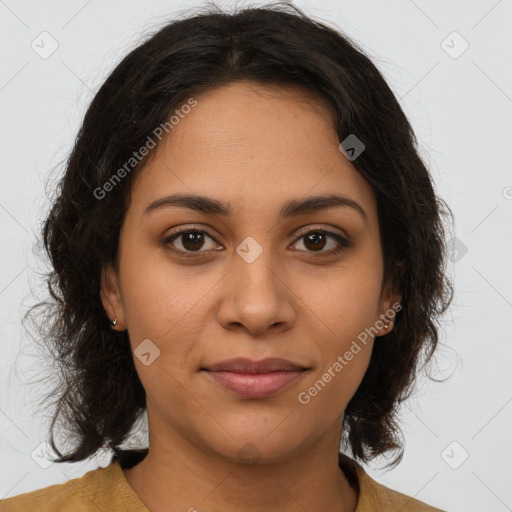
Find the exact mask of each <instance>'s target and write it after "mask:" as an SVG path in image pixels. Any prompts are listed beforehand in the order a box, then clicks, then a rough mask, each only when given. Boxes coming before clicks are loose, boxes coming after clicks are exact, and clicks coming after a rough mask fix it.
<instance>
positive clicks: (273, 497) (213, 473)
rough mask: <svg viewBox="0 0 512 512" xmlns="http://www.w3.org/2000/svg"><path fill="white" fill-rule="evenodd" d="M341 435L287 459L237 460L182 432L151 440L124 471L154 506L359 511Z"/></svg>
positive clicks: (213, 511)
mask: <svg viewBox="0 0 512 512" xmlns="http://www.w3.org/2000/svg"><path fill="white" fill-rule="evenodd" d="M336 437H337V444H333V443H332V442H327V441H326V440H325V439H321V440H320V441H319V443H317V444H316V445H315V446H312V447H311V448H310V449H307V450H301V451H297V453H295V454H294V455H291V456H289V457H287V458H286V460H279V461H274V462H267V463H265V462H261V461H260V462H259V463H255V464H243V463H240V462H238V461H237V462H233V461H231V460H228V459H226V458H223V457H221V456H219V455H218V454H215V453H211V452H206V451H205V450H201V449H200V448H198V447H197V446H196V445H195V444H192V443H189V442H187V441H184V440H183V439H182V438H181V439H180V442H179V443H178V442H173V443H165V445H160V444H159V443H155V442H151V449H150V450H149V451H148V454H147V455H146V457H145V458H144V459H143V460H142V461H141V462H139V463H138V464H136V465H135V466H133V467H132V468H129V469H124V470H123V472H124V475H125V477H126V479H127V481H128V483H129V484H130V485H131V486H132V488H133V489H134V490H135V492H136V493H137V494H138V496H139V497H140V499H141V501H142V502H143V503H144V504H145V506H146V507H147V508H148V509H149V510H151V512H160V511H162V512H163V511H165V512H173V511H178V510H180V511H182V510H187V511H190V512H194V511H198V512H201V510H208V511H209V512H221V511H222V512H231V511H235V510H236V511H237V512H238V511H239V510H241V509H242V510H245V511H247V512H263V511H265V512H267V511H268V510H280V511H283V512H298V511H300V512H303V511H304V510H308V511H309V512H316V511H325V510H326V507H330V508H329V510H336V511H337V512H354V511H355V509H356V503H357V499H358V496H357V491H356V489H355V488H354V487H351V486H350V484H349V482H348V479H347V477H346V476H345V474H344V473H343V471H342V470H341V469H340V467H339V465H338V451H337V446H339V437H338V436H336ZM159 439H161V437H159ZM174 441H177V440H174ZM169 446H172V447H173V448H172V449H169ZM178 446H179V449H177V448H176V447H178Z"/></svg>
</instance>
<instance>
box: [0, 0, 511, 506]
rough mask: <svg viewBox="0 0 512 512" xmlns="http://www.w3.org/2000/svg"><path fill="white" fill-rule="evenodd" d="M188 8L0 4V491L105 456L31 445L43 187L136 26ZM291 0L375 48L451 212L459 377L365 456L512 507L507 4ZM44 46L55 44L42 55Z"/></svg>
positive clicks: (61, 477)
mask: <svg viewBox="0 0 512 512" xmlns="http://www.w3.org/2000/svg"><path fill="white" fill-rule="evenodd" d="M260 3H265V2H260ZM217 4H218V5H221V6H226V5H228V6H229V5H233V3H232V2H217ZM247 4H248V2H244V3H242V2H239V3H238V5H247ZM193 5H203V4H202V3H199V2H187V3H186V4H185V3H184V2H181V3H178V2H174V1H170V0H169V1H144V2H142V1H112V0H111V1H103V2H100V1H97V0H90V1H85V0H80V1H77V0H73V1H70V0H67V1H63V0H60V1H56V0H55V1H47V2H37V1H31V2H29V1H20V0H18V1H15V0H5V1H3V0H0V41H1V47H2V67H1V71H0V109H1V110H0V112H1V119H2V123H1V130H2V132H1V137H0V140H1V144H2V146H1V160H2V161H1V187H0V248H1V253H0V358H1V361H0V453H1V456H0V498H2V497H8V496H13V495H17V494H20V493H22V492H27V491H31V490H33V489H37V488H41V487H45V486H47V485H51V484H54V483H62V482H65V481H67V480H69V479H70V478H77V477H79V476H81V475H83V474H84V473H85V472H86V471H89V470H90V469H94V468H95V467H97V465H98V464H101V465H105V464H106V463H107V462H108V457H107V455H106V454H99V455H98V456H97V457H96V458H94V459H92V460H89V461H86V462H84V463H77V464H50V465H49V466H48V467H46V466H47V464H45V461H44V458H42V457H41V456H38V455H37V454H38V453H40V450H41V447H40V448H37V447H38V446H40V444H41V443H42V442H44V440H45V439H46V429H47V427H48V413H47V414H46V415H43V414H41V413H40V412H39V411H38V410H37V411H36V406H37V404H38V399H39V397H40V396H41V394H42V393H43V392H45V391H47V389H45V388H44V386H43V385H42V384H37V379H38V378H39V377H40V376H41V375H42V373H41V372H42V371H43V369H44V368H43V366H42V361H41V359H40V357H38V356H37V351H36V348H35V345H34V343H33V342H32V341H31V339H30V338H29V336H28V335H27V333H26V332H25V331H24V330H23V329H22V326H21V315H22V314H23V312H24V311H25V310H26V309H27V308H28V307H29V306H30V305H32V304H33V303H34V302H35V298H34V296H33V295H32V294H33V293H34V294H36V295H37V298H44V287H43V285H42V284H41V281H40V279H39V277H38V272H41V271H44V270H47V267H46V266H45V265H44V263H42V262H41V256H40V251H39V249H38V248H37V247H36V248H34V243H35V241H36V239H35V233H37V232H38V230H39V227H40V223H41V218H42V215H43V214H44V213H45V212H46V209H47V206H48V201H47V197H46V192H45V184H46V182H48V192H49V193H51V192H53V189H54V184H55V180H56V179H57V178H58V176H59V173H60V172H61V171H62V168H61V167H59V168H57V170H56V171H55V173H54V174H52V175H51V174H50V173H51V171H52V169H54V168H56V166H58V164H59V163H60V162H61V161H62V160H63V159H64V158H65V157H66V156H67V153H68V151H69V150H70V149H71V147H72V143H73V140H74V137H75V135H76V132H77V130H78V127H79V124H80V121H81V118H82V116H83V114H84V112H85V109H86V107H87V105H88V103H89V102H90V101H91V99H92V97H93V94H94V92H95V91H96V90H97V89H98V87H99V86H100V85H101V83H102V82H103V80H104V79H105V78H106V76H107V75H108V73H109V72H110V71H111V70H112V69H113V67H114V66H115V65H116V64H117V63H118V62H119V60H120V59H121V58H122V57H123V56H124V55H125V54H126V53H127V52H128V51H129V50H130V49H132V48H133V47H134V46H135V45H136V44H137V42H138V41H140V37H141V35H142V34H143V33H144V32H146V31H147V30H150V29H152V28H154V27H155V26H157V25H160V24H163V23H164V21H165V19H166V17H167V16H172V13H173V12H175V11H178V10H180V9H182V8H183V7H190V6H193ZM296 5H298V6H299V7H300V8H302V9H304V10H305V11H306V12H307V13H308V14H310V15H313V16H315V17H317V18H318V19H319V20H321V21H327V22H328V23H329V24H331V25H333V26H336V27H338V28H340V29H342V30H343V31H344V32H345V33H346V34H348V35H349V36H352V37H353V38H354V39H355V40H356V41H357V42H358V43H359V44H360V45H361V46H362V47H363V48H364V49H365V50H366V51H367V52H368V53H369V55H370V56H371V57H372V58H373V59H374V62H375V63H376V65H377V66H378V67H379V69H380V70H381V71H382V72H383V73H384V75H385V77H386V78H387V80H388V82H389V84H390V86H391V87H392V89H393V90H394V91H395V93H396V95H397V97H399V98H400V102H401V104H402V106H403V108H404V110H405V112H406V113H407V115H408V116H409V118H410V120H411V122H412V125H413V127H414V129H415V132H416V134H417V137H418V141H419V145H420V149H421V154H422V155H423V157H424V158H425V160H426V162H427V164H428V165H429V167H430V169H431V172H432V176H433V179H434V181H435V184H436V187H437V189H438V191H439V194H440V195H441V196H442V197H443V198H444V199H445V200H446V201H447V202H448V203H449V205H450V206H451V208H452V210H453V212H454V214H455V232H454V233H452V236H454V237H455V238H454V239H453V240H452V242H453V248H454V251H453V253H452V257H451V261H450V264H449V268H448V272H449V274H450V277H451V278H452V279H453V282H454V285H455V297H454V301H453V304H452V307H451V309H450V311H449V313H448V314H447V315H446V316H445V319H444V322H443V325H442V331H441V344H440V347H439V350H438V353H437V356H436V360H435V364H436V366H435V367H432V368H431V375H432V376H433V377H435V378H436V379H444V378H445V377H448V376H450V375H451V378H450V379H449V380H448V381H447V382H444V383H436V382H433V381H430V380H428V379H426V378H424V377H422V378H420V379H419V381H418V391H417V393H416V394H415V396H414V398H412V399H411V400H409V401H408V402H407V403H406V405H405V406H404V407H403V410H402V425H403V430H404V434H405V438H406V445H405V455H404V459H403V461H402V463H401V464H400V465H399V466H398V467H397V468H395V469H394V470H392V471H387V472H386V471H383V470H381V469H379V467H380V466H382V465H383V464H384V462H385V461H384V460H376V461H374V462H373V463H372V464H371V465H369V466H366V469H367V471H368V473H369V474H370V475H371V476H372V477H373V478H374V479H376V480H377V481H379V482H381V483H383V484H385V485H387V486H389V487H392V488H394V489H397V490H399V491H401V492H403V493H406V494H408V495H411V496H415V497H417V498H418V499H420V500H422V501H425V502H427V503H429V504H431V505H434V506H437V507H440V508H443V509H444V510H447V511H460V512H472V511H482V512H491V511H496V512H498V511H500V512H501V511H506V510H512V487H511V486H510V481H511V476H512V471H511V464H510V459H511V455H512V441H511V437H510V432H511V426H512V403H511V401H512V386H511V371H510V370H511V361H512V334H511V328H510V323H509V319H510V318H511V313H512V271H511V267H510V264H511V261H512V258H511V256H512V241H511V240H512V222H511V220H512V170H511V161H512V159H511V156H512V149H511V147H512V145H511V140H512V137H511V136H512V115H511V114H512V73H511V66H510V64H511V62H512V59H511V57H512V55H511V54H512V51H511V48H512V44H511V43H512V32H511V30H510V27H511V26H512V1H511V0H500V1H495V0H480V1H467V0H466V1H446V0H444V1H441V0H436V1H425V0H415V1H412V0H397V1H386V2H384V1H378V0H373V1H369V0H366V1H355V0H351V1H339V0H338V1H334V0H323V1H322V3H321V4H319V2H312V1H307V0H303V1H297V2H296ZM45 31H46V32H48V33H49V34H50V36H46V35H43V36H41V35H40V34H41V33H42V32H45ZM454 31H455V32H457V33H456V34H453V32H454ZM42 39H43V41H42ZM53 40H54V41H56V43H54V42H53ZM443 41H444V42H443ZM52 44H58V48H57V49H56V51H55V52H54V53H52V54H51V55H49V56H48V55H44V52H45V51H46V52H49V51H50V50H51V45H52ZM31 45H34V46H35V48H34V49H33V48H32V47H31ZM36 45H38V46H36ZM466 45H468V47H467V49H465V47H466ZM36 48H37V51H35V49H36ZM464 49H465V51H463V50H464ZM41 54H43V55H41ZM43 57H46V58H43ZM41 321H42V320H41ZM29 381H31V382H35V383H34V384H29V383H28V382H29ZM43 447H44V445H43ZM34 450H36V452H35V455H34V456H32V455H31V454H32V453H33V452H34ZM38 450H39V451H38ZM465 457H467V459H466V460H464V458H465Z"/></svg>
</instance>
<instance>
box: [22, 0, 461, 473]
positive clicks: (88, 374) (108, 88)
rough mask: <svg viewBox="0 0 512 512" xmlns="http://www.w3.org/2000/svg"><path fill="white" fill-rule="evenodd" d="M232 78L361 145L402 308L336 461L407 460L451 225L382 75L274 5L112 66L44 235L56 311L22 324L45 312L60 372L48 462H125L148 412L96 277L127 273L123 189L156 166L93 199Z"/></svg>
mask: <svg viewBox="0 0 512 512" xmlns="http://www.w3.org/2000/svg"><path fill="white" fill-rule="evenodd" d="M239 80H249V81H252V82H257V83H261V84H272V85H279V86H282V87H286V86H291V85H299V86H302V87H304V88H306V89H308V90H309V91H311V92H313V93H314V94H315V95H316V97H318V98H319V99H323V100H324V101H326V102H327V104H328V105H329V107H330V110H331V112H332V114H333V121H334V123H335V129H336V132H337V135H338V137H339V140H340V141H343V140H344V139H345V138H346V137H347V136H348V135H350V134H356V136H357V137H358V138H359V139H361V140H362V141H363V143H364V144H365V146H366V149H365V151H364V152H363V153H362V154H361V155H360V156H359V157H358V158H357V159H356V160H354V161H353V165H354V166H355V168H356V169H357V171H359V172H360V173H361V175H362V176H363V177H364V178H365V179H366V180H367V181H368V182H369V183H370V184H371V186H372V187H373V189H374V191H375V194H376V198H377V206H378V215H379V228H380V235H381V240H382V247H383V258H384V277H385V279H384V281H385V282H386V283H387V282H391V283H392V286H393V289H394V290H399V291H400V293H401V295H402V300H401V304H402V308H403V309H402V310H401V311H400V314H399V315H398V316H397V317H396V320H395V326H394V329H393V330H392V331H391V332H390V333H389V334H387V336H386V342H385V343H375V345H374V348H373V352H372V355H371V360H370V364H369V367H368V369H367V371H366V373H365V375H364V378H363V380H362V382H361V383H360V385H359V387H358V389H357V391H356V393H355V394H354V396H353V397H352V399H351V400H350V402H349V403H348V405H347V407H346V410H345V414H344V421H343V437H342V447H345V448H350V450H351V452H352V454H353V456H354V457H355V458H358V459H360V460H361V461H363V462H367V461H369V460H370V459H372V458H373V457H375V456H377V455H379V454H384V453H385V452H388V451H390V450H392V451H398V452H399V455H398V456H397V457H396V459H395V463H397V462H398V461H399V460H401V458H402V456H403V442H402V440H401V437H402V433H401V431H400V428H399V425H398V420H397V416H398V406H399V404H400V403H401V402H403V401H404V400H405V399H406V398H408V397H409V396H410V394H411V391H412V387H413V384H414V381H415V377H416V375H417V374H418V371H419V369H420V368H419V367H420V363H421V362H422V361H423V362H424V363H425V364H426V363H427V362H428V361H429V360H430V359H431V357H432V355H433V352H434V350H435V348H436V346H437V343H438V329H439V326H440V325H439V318H440V316H441V315H442V313H444V312H445V310H446V309H447V308H448V306H449V304H450V303H451V300H452V298H453V288H452V285H451V282H450V280H449V279H448V278H447V277H446V272H445V270H446V268H445V267H446V254H447V250H446V242H445V229H444V226H443V223H442V216H443V215H447V213H448V212H449V213H450V215H451V217H452V218H453V214H452V213H451V210H450V208H449V207H448V206H447V205H446V203H445V202H444V201H442V200H441V199H439V198H438V197H437V195H436V194H435V192H434V189H433V185H432V181H431V177H430V175H429V172H428V170H427V168H426V166H425V164H424V163H423V162H422V160H421V158H420V156H419V154H418V149H417V141H416V138H415V135H414V133H413V130H412V128H411V125H410V124H409V122H408V120H407V118H406V116H405V114H404V112H403V110H402V108H401V107H400V105H399V103H398V101H397V99H396V98H395V96H394V95H393V93H392V91H391V90H390V88H389V86H388V85H387V83H386V81H385V80H384V78H383V77H382V75H381V73H380V72H379V71H378V69H377V68H376V66H375V65H374V64H373V63H372V62H371V60H370V59H369V58H368V57H367V56H366V55H365V53H364V52H363V51H362V50H361V49H360V48H358V47H357V46H356V44H354V43H353V42H352V41H350V40H349V39H348V38H347V37H345V36H344V35H342V34H341V33H340V32H339V31H338V30H335V29H334V28H330V27H329V26H327V25H326V24H324V23H322V22H320V21H315V20H314V19H313V18H312V17H310V16H307V15H305V14H304V13H303V12H302V11H301V10H300V9H298V8H297V7H295V6H293V5H292V4H290V3H288V2H277V3H274V4H270V5H266V6H265V7H258V8H248V7H247V8H244V9H240V10H239V9H235V10H234V11H232V12H227V11H222V10H221V9H220V8H218V7H217V6H215V5H211V4H210V5H207V6H206V7H203V8H202V9H200V10H198V11H196V12H194V13H193V15H189V14H187V15H186V16H184V17H183V16H181V17H180V16H178V17H175V18H174V19H173V20H171V21H169V22H166V24H165V25H164V26H163V27H159V28H158V29H157V30H156V31H155V33H153V34H152V35H151V36H150V37H148V38H147V39H146V40H145V41H143V42H142V43H140V44H139V45H138V46H137V47H135V48H134V49H133V50H132V51H130V53H129V54H128V55H127V56H126V57H125V58H123V60H122V61H121V62H120V63H119V64H118V65H117V66H116V67H115V69H114V70H113V71H112V73H111V74H110V75H109V76H108V78H107V79H106V81H105V82H104V83H103V85H102V86H101V88H100V89H99V91H98V92H97V94H96V95H95V97H94V99H93V100H92V102H91V104H90V106H89V108H88V110H87V112H86V114H85V117H84V120H83V124H82V126H81V128H80V130H79V132H78V135H77V137H76V141H75V144H74V147H73V149H72V151H71V153H70V156H69V158H68V159H67V162H66V169H65V173H64V175H63V177H62V179H61V180H60V181H59V184H58V187H57V189H56V191H55V198H54V199H53V200H52V203H51V208H50V211H49V213H48V216H47V217H46V219H45V221H44V226H43V229H42V235H43V240H44V249H45V251H46V253H48V256H49V258H50V262H51V265H52V269H51V272H48V273H46V274H45V280H46V282H47V285H48V289H49V292H50V296H51V297H50V299H49V300H47V301H45V302H40V303H39V304H36V305H35V306H33V307H32V308H31V309H30V310H29V311H28V313H27V314H29V315H32V314H33V313H34V312H35V311H36V310H37V309H38V308H40V307H43V308H45V309H44V311H45V318H44V322H38V323H39V329H38V336H39V340H41V341H42V342H43V345H44V348H46V349H47V350H49V351H50V352H51V356H52V358H51V359H52V361H53V362H52V365H53V366H52V368H53V371H54V372H55V368H57V369H58V374H56V375H57V377H58V379H59V383H58V385H57V386H56V387H55V389H53V390H52V391H51V392H50V393H48V395H47V396H46V397H45V402H44V403H45V406H46V407H47V406H48V403H49V401H50V400H53V401H54V404H53V406H54V410H53V415H52V421H51V426H50V429H49V432H50V446H51V447H52V449H53V450H55V452H56V453H57V454H58V455H59V457H58V458H56V459H55V462H66V461H80V460H83V459H86V458H88V457H90V456H93V455H94V454H96V452H98V450H100V449H105V450H117V449H118V447H119V446H120V445H122V443H123V442H125V441H126V439H127V436H129V433H130V430H131V429H132V428H133V426H134V425H135V424H136V422H137V420H139V419H140V418H141V417H142V416H143V414H144V412H145V407H146V395H145V391H144V388H143V386H142V384H141V381H140V380H139V377H138V375H137V372H136V369H135V365H134V361H133V356H132V352H131V349H130V344H129V338H128V333H127V331H123V332H118V331H114V330H112V329H111V328H110V321H109V319H108V317H107V315H106V312H105V310H104V308H103V306H102V303H101V300H100V279H101V271H102V268H103V267H105V266H106V265H108V264H112V265H114V267H115V268H116V269H117V268H118V266H117V265H118V257H119V254H118V240H119V232H120V228H121V225H122V223H123V219H124V216H125V213H126V211H127V208H128V206H129V198H130V190H131V189H130V186H131V183H132V180H133V178H134V176H135V175H136V173H138V172H140V171H141V170H142V169H143V168H144V165H145V163H147V161H148V158H150V155H147V156H146V157H145V158H143V159H141V160H140V162H139V163H138V164H137V165H136V166H134V168H133V170H132V171H131V172H128V173H127V174H126V176H125V177H124V178H123V179H122V180H119V182H118V183H116V184H115V190H113V191H112V192H111V193H109V194H103V195H104V197H101V198H99V197H98V196H99V195H100V194H99V193H98V190H99V189H101V187H103V186H104V184H105V183H106V182H107V181H108V180H109V179H111V177H112V176H113V174H114V173H115V171H116V170H117V169H119V168H121V167H122V166H123V164H125V163H126V162H127V161H128V160H129V159H130V158H131V157H132V155H133V153H134V151H136V150H138V149H139V148H141V147H142V146H144V144H145V143H146V142H147V140H148V137H149V136H150V135H151V134H152V133H153V132H154V130H155V128H156V127H158V126H160V125H162V124H164V123H165V122H166V121H167V120H168V118H169V116H170V115H171V114H172V113H173V111H175V109H176V108H177V107H179V106H180V105H182V104H184V102H185V101H186V100H187V99H189V98H190V97H191V96H192V95H199V94H200V93H201V92H204V91H207V90H210V89H212V88H214V87H220V86H222V85H224V84H227V83H230V82H234V81H239ZM399 262H401V264H402V265H401V266H400V265H398V264H397V263H399ZM58 425H62V426H64V427H65V429H66V430H67V434H66V440H67V441H70V440H71V441H72V447H71V450H69V451H68V453H66V454H63V453H62V452H61V451H60V450H59V448H58V447H57V445H56V443H55V436H54V431H55V429H56V427H57V426H58ZM146 450H147V449H146Z"/></svg>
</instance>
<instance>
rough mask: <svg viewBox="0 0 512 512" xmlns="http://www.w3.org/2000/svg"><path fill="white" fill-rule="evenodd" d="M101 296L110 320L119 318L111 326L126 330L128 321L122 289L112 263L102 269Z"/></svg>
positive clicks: (118, 329)
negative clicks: (126, 319)
mask: <svg viewBox="0 0 512 512" xmlns="http://www.w3.org/2000/svg"><path fill="white" fill-rule="evenodd" d="M100 297H101V303H102V304H103V307H104V309H105V312H106V313H107V316H108V318H109V319H110V321H113V320H114V319H116V318H117V323H116V325H115V326H113V325H111V328H112V329H114V330H115V331H124V330H125V329H126V321H125V315H124V310H123V304H122V301H121V290H120V288H119V279H118V276H117V272H116V271H115V269H114V268H113V267H112V265H108V266H107V267H104V268H103V269H102V272H101V288H100Z"/></svg>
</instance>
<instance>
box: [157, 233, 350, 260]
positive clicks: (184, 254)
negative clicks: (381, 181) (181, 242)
mask: <svg viewBox="0 0 512 512" xmlns="http://www.w3.org/2000/svg"><path fill="white" fill-rule="evenodd" d="M186 233H202V234H205V235H206V236H207V237H209V238H211V239H212V240H215V239H214V238H213V237H212V236H210V235H209V234H208V233H207V232H206V231H203V230H199V229H191V228H186V229H183V230H181V231H177V232H176V233H173V234H172V235H171V236H168V237H166V238H164V239H163V240H162V245H163V246H165V247H166V248H168V249H169V250H171V251H173V252H175V253H177V254H178V255H179V256H180V257H184V258H194V257H198V256H200V254H201V253H207V252H208V251H182V250H181V249H176V248H174V247H172V245H170V244H171V243H172V242H173V241H174V240H176V239H178V238H179V237H180V235H184V234H186ZM312 233H315V234H318V233H320V234H322V235H327V236H328V237H331V238H333V239H334V240H335V241H336V242H338V244H339V246H338V247H337V248H336V249H331V250H330V251H321V252H318V253H315V252H314V251H306V252H309V253H311V254H312V256H313V257H314V258H322V257H326V256H333V255H335V254H338V253H339V252H341V251H343V250H344V249H346V248H349V247H351V243H350V242H349V241H348V240H347V239H345V238H343V237H342V236H340V235H337V234H336V233H332V232H331V231H326V230H324V229H313V230H311V231H307V232H306V233H303V234H301V235H300V236H299V237H298V238H297V239H296V240H295V242H294V244H295V243H297V242H298V241H299V240H301V239H302V238H305V237H306V236H308V235H311V234H312Z"/></svg>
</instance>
